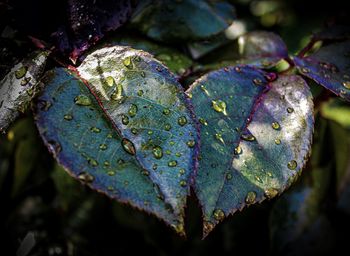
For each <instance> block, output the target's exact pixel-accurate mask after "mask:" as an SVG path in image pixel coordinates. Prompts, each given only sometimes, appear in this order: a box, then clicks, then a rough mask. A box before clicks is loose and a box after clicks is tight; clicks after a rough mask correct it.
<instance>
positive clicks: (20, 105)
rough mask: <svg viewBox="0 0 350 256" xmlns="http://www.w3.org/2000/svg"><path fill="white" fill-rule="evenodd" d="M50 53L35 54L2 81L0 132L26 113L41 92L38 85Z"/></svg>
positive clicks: (0, 86)
mask: <svg viewBox="0 0 350 256" xmlns="http://www.w3.org/2000/svg"><path fill="white" fill-rule="evenodd" d="M48 54H49V53H48V52H34V53H32V54H31V55H30V56H28V57H27V58H26V59H24V60H23V61H22V62H20V63H18V64H17V65H16V66H14V67H13V68H12V70H11V71H10V72H9V73H8V74H7V75H6V76H5V77H4V78H3V79H2V80H1V81H0V132H4V131H5V130H6V128H7V127H8V126H9V125H10V124H11V123H12V122H13V121H14V120H15V119H16V118H17V117H18V116H19V114H20V112H22V113H23V112H24V111H25V110H26V109H27V107H28V105H29V103H30V102H31V101H32V99H33V98H34V97H35V95H36V94H37V93H38V92H39V91H40V90H41V88H39V86H38V85H37V83H38V80H39V79H40V77H41V75H42V74H43V71H44V68H45V64H46V60H47V56H48Z"/></svg>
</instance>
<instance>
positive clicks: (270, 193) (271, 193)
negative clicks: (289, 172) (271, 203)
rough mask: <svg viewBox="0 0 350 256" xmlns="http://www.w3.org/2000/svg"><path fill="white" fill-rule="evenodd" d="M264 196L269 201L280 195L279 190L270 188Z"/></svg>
mask: <svg viewBox="0 0 350 256" xmlns="http://www.w3.org/2000/svg"><path fill="white" fill-rule="evenodd" d="M264 195H265V196H266V197H267V198H268V199H271V198H274V197H275V196H277V195H278V190H277V189H275V188H268V189H266V190H265V192H264Z"/></svg>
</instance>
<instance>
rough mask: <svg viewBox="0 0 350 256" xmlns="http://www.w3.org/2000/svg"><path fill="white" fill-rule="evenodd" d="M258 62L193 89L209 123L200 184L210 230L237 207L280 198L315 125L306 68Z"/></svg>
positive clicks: (218, 74)
mask: <svg viewBox="0 0 350 256" xmlns="http://www.w3.org/2000/svg"><path fill="white" fill-rule="evenodd" d="M275 78H276V77H275V75H274V74H269V73H265V72H263V71H260V70H257V69H254V68H253V67H250V66H236V67H228V68H224V69H221V70H218V71H215V72H211V73H209V74H207V75H205V76H203V77H202V78H200V79H199V80H197V81H196V82H195V83H194V84H193V85H192V86H191V88H190V90H189V91H188V93H189V94H190V95H192V103H193V106H194V110H195V113H196V116H197V118H199V122H200V123H201V148H200V152H201V153H200V160H199V169H198V174H197V176H196V179H195V180H196V183H195V191H196V193H197V196H198V198H199V201H200V204H201V205H202V210H203V214H204V227H203V231H204V236H206V235H207V234H208V233H209V232H210V231H211V230H212V229H213V228H214V227H215V225H216V224H217V223H219V222H220V221H222V220H223V219H224V218H225V217H226V216H228V215H229V214H232V213H234V212H235V211H237V210H240V209H242V208H243V207H244V206H246V205H249V204H253V203H256V202H261V201H263V200H264V199H265V198H272V197H274V196H276V195H278V194H279V193H281V192H282V191H283V190H284V189H286V188H287V187H288V186H289V185H290V184H291V183H292V182H293V181H294V180H295V178H296V177H297V176H298V174H299V173H300V171H301V169H302V168H303V166H304V164H305V161H306V160H305V159H306V158H307V156H308V154H309V149H310V144H311V135H312V131H313V116H312V110H313V105H312V101H311V98H312V96H311V93H310V91H309V88H308V87H307V85H306V83H305V81H304V80H303V79H302V78H300V77H299V76H294V75H290V76H288V75H283V76H282V75H281V76H280V77H279V78H278V79H277V80H276V81H274V82H271V83H269V81H272V80H274V79H275Z"/></svg>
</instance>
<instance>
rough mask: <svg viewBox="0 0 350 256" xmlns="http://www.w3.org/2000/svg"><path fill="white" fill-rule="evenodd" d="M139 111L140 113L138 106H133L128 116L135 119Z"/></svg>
mask: <svg viewBox="0 0 350 256" xmlns="http://www.w3.org/2000/svg"><path fill="white" fill-rule="evenodd" d="M137 111H138V108H137V106H136V105H135V104H131V105H130V107H129V111H128V114H129V116H130V117H134V116H136V114H137Z"/></svg>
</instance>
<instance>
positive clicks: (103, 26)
mask: <svg viewBox="0 0 350 256" xmlns="http://www.w3.org/2000/svg"><path fill="white" fill-rule="evenodd" d="M131 2H132V1H130V0H120V1H113V0H104V1H95V0H88V1H80V0H69V1H68V18H69V21H68V23H69V25H68V26H66V27H62V28H61V29H60V30H59V31H58V32H56V33H55V34H54V37H55V39H56V41H57V44H58V48H59V49H60V50H61V51H62V52H65V53H68V54H69V55H70V58H71V59H72V60H73V62H75V61H76V60H77V58H78V57H79V56H80V55H81V53H82V52H84V51H85V50H87V49H88V48H89V47H90V46H91V45H93V44H94V43H95V42H96V41H98V40H99V39H101V38H102V37H103V36H104V35H105V33H107V32H109V31H113V30H116V29H117V28H119V27H120V26H122V25H123V24H124V23H125V22H126V21H127V20H128V18H129V17H130V15H131V11H132V3H131Z"/></svg>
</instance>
